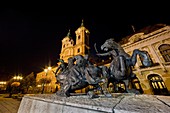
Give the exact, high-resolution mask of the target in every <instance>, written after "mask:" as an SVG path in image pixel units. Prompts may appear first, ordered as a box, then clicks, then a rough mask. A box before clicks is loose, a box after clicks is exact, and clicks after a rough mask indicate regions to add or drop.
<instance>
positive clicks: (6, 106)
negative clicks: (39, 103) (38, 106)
mask: <svg viewBox="0 0 170 113" xmlns="http://www.w3.org/2000/svg"><path fill="white" fill-rule="evenodd" d="M5 97H6V96H5V95H2V94H0V113H17V112H18V108H19V105H20V103H21V100H18V99H13V98H5Z"/></svg>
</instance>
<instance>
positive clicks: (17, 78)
mask: <svg viewBox="0 0 170 113" xmlns="http://www.w3.org/2000/svg"><path fill="white" fill-rule="evenodd" d="M13 79H14V80H22V79H23V77H22V76H14V77H13Z"/></svg>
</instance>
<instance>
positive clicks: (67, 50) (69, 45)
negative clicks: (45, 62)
mask: <svg viewBox="0 0 170 113" xmlns="http://www.w3.org/2000/svg"><path fill="white" fill-rule="evenodd" d="M73 55H74V40H73V39H72V37H71V35H70V30H69V31H68V33H67V36H66V37H65V38H63V40H62V47H61V53H60V59H63V60H64V61H65V62H67V59H68V58H69V57H72V56H73Z"/></svg>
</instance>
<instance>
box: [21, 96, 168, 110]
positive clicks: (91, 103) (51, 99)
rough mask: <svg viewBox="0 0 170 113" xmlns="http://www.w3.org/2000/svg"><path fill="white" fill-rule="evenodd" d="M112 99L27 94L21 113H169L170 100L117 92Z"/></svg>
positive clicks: (22, 102) (163, 97)
mask: <svg viewBox="0 0 170 113" xmlns="http://www.w3.org/2000/svg"><path fill="white" fill-rule="evenodd" d="M112 95H113V97H112V98H106V97H104V96H102V95H101V96H100V97H99V98H94V99H89V97H88V96H86V95H81V96H71V97H60V96H57V95H55V94H27V95H25V96H24V97H23V98H22V101H21V104H20V106H19V109H18V113H104V112H107V113H158V112H159V113H167V112H169V111H170V97H169V96H158V95H136V94H129V93H126V94H122V93H114V94H112Z"/></svg>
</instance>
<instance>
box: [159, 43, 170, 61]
mask: <svg viewBox="0 0 170 113" xmlns="http://www.w3.org/2000/svg"><path fill="white" fill-rule="evenodd" d="M159 51H160V53H161V54H162V56H163V58H164V60H165V62H170V44H162V45H161V46H159Z"/></svg>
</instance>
